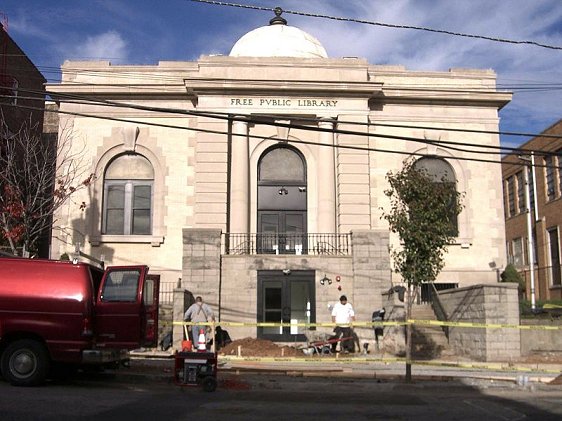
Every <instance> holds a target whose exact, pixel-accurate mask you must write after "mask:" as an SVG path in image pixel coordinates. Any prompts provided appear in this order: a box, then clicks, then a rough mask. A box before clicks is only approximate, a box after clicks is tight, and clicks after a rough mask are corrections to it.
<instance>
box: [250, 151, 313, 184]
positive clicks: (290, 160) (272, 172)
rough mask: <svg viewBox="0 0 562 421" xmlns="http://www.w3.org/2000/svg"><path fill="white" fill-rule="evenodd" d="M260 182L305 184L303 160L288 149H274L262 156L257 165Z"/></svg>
mask: <svg viewBox="0 0 562 421" xmlns="http://www.w3.org/2000/svg"><path fill="white" fill-rule="evenodd" d="M258 177H259V181H260V182H265V183H267V182H276V183H281V182H284V181H285V182H297V183H303V182H306V171H305V166H304V161H303V158H302V157H301V156H300V155H299V154H298V153H297V152H295V151H294V150H292V149H289V148H279V147H278V148H274V149H271V150H269V151H268V152H266V154H265V155H264V156H262V158H261V160H260V163H259V176H258Z"/></svg>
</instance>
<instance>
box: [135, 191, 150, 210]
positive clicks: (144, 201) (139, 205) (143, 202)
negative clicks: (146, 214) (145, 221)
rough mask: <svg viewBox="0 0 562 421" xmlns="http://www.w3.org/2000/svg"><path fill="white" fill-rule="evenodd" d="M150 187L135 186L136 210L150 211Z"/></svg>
mask: <svg viewBox="0 0 562 421" xmlns="http://www.w3.org/2000/svg"><path fill="white" fill-rule="evenodd" d="M150 190H151V189H150V186H135V188H134V193H133V195H134V197H133V208H134V209H150V203H151V200H150V199H151V197H150V196H151V194H150Z"/></svg>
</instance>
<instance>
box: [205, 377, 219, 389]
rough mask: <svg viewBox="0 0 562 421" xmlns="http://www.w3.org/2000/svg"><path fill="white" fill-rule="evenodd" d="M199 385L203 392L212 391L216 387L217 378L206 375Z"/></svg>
mask: <svg viewBox="0 0 562 421" xmlns="http://www.w3.org/2000/svg"><path fill="white" fill-rule="evenodd" d="M201 385H202V386H203V390H204V391H205V392H214V391H215V390H216V389H217V379H215V378H214V377H212V376H207V377H205V378H204V379H203V380H201Z"/></svg>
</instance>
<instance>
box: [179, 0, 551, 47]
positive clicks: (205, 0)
mask: <svg viewBox="0 0 562 421" xmlns="http://www.w3.org/2000/svg"><path fill="white" fill-rule="evenodd" d="M188 1H191V2H194V3H207V4H212V5H215V6H229V7H237V8H241V9H252V10H261V11H272V12H274V11H275V9H276V8H272V7H263V6H253V5H248V4H238V3H229V2H224V1H214V0H188ZM283 13H286V14H290V15H298V16H306V17H311V18H322V19H330V20H336V21H340V22H353V23H361V24H365V25H374V26H381V27H385V28H394V29H413V30H416V31H426V32H433V33H438V34H444V35H451V36H456V37H464V38H475V39H483V40H486V41H493V42H501V43H507V44H527V45H533V46H536V47H542V48H548V49H551V50H562V47H561V46H558V45H549V44H543V43H540V42H537V41H528V40H511V39H507V38H499V37H490V36H485V35H475V34H467V33H462V32H453V31H447V30H443V29H434V28H428V27H425V26H414V25H396V24H391V23H383V22H374V21H369V20H364V19H356V18H343V17H338V16H330V15H322V14H319V13H306V12H299V11H296V10H284V9H283Z"/></svg>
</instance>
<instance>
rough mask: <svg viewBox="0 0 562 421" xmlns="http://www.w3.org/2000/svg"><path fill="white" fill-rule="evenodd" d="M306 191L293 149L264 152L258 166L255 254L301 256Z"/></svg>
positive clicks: (299, 160)
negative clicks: (257, 242) (256, 251)
mask: <svg viewBox="0 0 562 421" xmlns="http://www.w3.org/2000/svg"><path fill="white" fill-rule="evenodd" d="M306 189H307V186H306V163H305V160H304V158H303V157H302V155H301V154H300V153H299V152H298V151H297V150H296V149H294V148H291V147H286V146H275V147H273V148H271V149H268V150H267V151H265V153H264V154H263V155H262V157H261V159H260V160H259V163H258V233H259V234H260V237H259V238H260V244H259V246H258V252H260V253H292V254H295V253H296V254H301V253H303V252H304V250H305V249H304V247H306V243H305V239H306V238H305V237H304V236H303V235H305V234H306V222H307V221H306V219H307V199H306V194H307V193H306Z"/></svg>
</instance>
